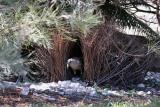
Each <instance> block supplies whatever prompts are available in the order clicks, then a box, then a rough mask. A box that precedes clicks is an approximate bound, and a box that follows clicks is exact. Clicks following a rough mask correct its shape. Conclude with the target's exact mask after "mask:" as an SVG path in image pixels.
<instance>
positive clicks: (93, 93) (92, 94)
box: [89, 91, 97, 96]
mask: <svg viewBox="0 0 160 107" xmlns="http://www.w3.org/2000/svg"><path fill="white" fill-rule="evenodd" d="M89 95H90V96H97V92H96V91H91V92H90V93H89Z"/></svg>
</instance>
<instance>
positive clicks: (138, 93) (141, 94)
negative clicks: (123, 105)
mask: <svg viewBox="0 0 160 107" xmlns="http://www.w3.org/2000/svg"><path fill="white" fill-rule="evenodd" d="M137 95H140V96H146V93H145V92H144V91H138V92H137Z"/></svg>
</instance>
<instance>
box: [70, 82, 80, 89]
mask: <svg viewBox="0 0 160 107" xmlns="http://www.w3.org/2000/svg"><path fill="white" fill-rule="evenodd" d="M79 86H81V85H80V84H79V83H71V84H70V85H69V87H70V88H74V89H77V88H79Z"/></svg>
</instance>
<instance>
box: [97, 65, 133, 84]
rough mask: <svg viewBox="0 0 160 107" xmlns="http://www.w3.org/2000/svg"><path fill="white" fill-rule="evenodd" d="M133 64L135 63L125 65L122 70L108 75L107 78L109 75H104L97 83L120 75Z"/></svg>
mask: <svg viewBox="0 0 160 107" xmlns="http://www.w3.org/2000/svg"><path fill="white" fill-rule="evenodd" d="M133 64H134V62H133V63H130V64H128V65H127V66H126V67H124V68H123V69H122V70H120V71H119V72H117V73H115V74H114V75H111V76H110V77H108V78H107V76H105V77H103V78H102V79H101V81H100V82H98V83H97V84H101V83H103V82H105V81H107V80H109V79H111V78H113V77H115V76H117V75H119V74H120V73H121V72H123V71H125V70H126V69H127V68H129V67H130V66H132V65H133Z"/></svg>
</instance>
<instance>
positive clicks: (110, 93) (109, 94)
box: [102, 90, 122, 96]
mask: <svg viewBox="0 0 160 107" xmlns="http://www.w3.org/2000/svg"><path fill="white" fill-rule="evenodd" d="M102 95H104V96H122V95H121V94H120V93H119V92H117V91H111V90H108V91H104V92H102Z"/></svg>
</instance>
